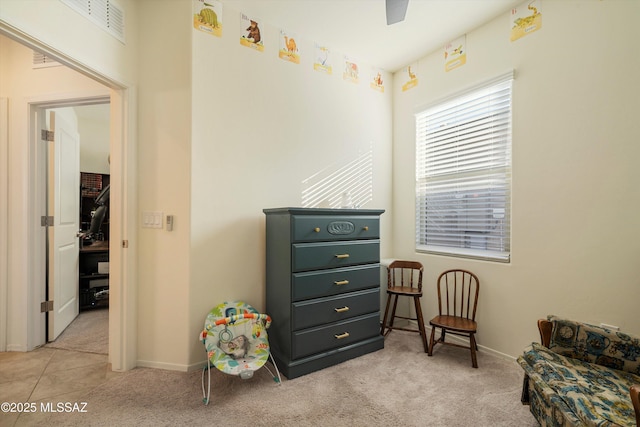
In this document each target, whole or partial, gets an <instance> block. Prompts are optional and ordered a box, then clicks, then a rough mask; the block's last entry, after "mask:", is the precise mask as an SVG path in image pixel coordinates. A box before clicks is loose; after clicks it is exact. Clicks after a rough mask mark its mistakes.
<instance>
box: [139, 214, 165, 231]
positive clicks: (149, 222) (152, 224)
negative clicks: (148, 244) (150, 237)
mask: <svg viewBox="0 0 640 427" xmlns="http://www.w3.org/2000/svg"><path fill="white" fill-rule="evenodd" d="M163 216H164V215H163V213H162V212H157V211H143V212H142V228H162V219H163Z"/></svg>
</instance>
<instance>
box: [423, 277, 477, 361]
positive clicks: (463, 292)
mask: <svg viewBox="0 0 640 427" xmlns="http://www.w3.org/2000/svg"><path fill="white" fill-rule="evenodd" d="M437 286H438V313H439V314H438V316H436V317H434V318H433V319H431V321H430V322H429V324H430V325H431V340H430V341H431V342H430V343H429V356H432V355H433V347H434V346H435V345H436V344H447V345H452V346H456V347H461V348H468V349H470V350H471V364H472V366H473V367H474V368H477V367H478V361H477V360H476V350H478V345H477V343H476V338H475V334H476V331H477V329H478V324H477V323H476V308H477V306H478V293H479V292H480V281H479V280H478V277H477V276H476V275H475V274H473V273H472V272H470V271H467V270H460V269H454V270H447V271H445V272H444V273H442V274H440V276H439V277H438V282H437ZM437 328H439V329H440V331H441V332H440V338H439V339H438V340H437V341H436V340H435V334H436V329H437ZM447 333H450V334H452V335H458V336H463V337H466V338H469V347H466V346H464V345H461V344H457V343H453V342H445V338H446V334H447Z"/></svg>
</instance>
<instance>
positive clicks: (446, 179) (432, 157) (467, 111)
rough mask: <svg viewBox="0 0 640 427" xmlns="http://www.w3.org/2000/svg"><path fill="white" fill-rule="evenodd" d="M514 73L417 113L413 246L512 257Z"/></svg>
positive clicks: (494, 257) (485, 256)
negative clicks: (512, 110) (512, 113)
mask: <svg viewBox="0 0 640 427" xmlns="http://www.w3.org/2000/svg"><path fill="white" fill-rule="evenodd" d="M512 80H513V73H509V74H508V75H504V76H501V77H499V78H497V79H494V80H492V81H491V82H487V83H485V84H483V85H481V86H477V87H475V88H473V89H472V90H470V91H466V92H465V93H463V94H459V95H456V96H454V97H452V98H448V99H447V100H444V101H442V102H439V103H437V104H436V105H433V106H431V107H430V108H427V109H426V110H424V111H422V112H420V113H418V114H416V250H417V251H419V252H431V253H439V254H445V255H454V256H463V257H471V258H481V259H490V260H495V261H502V262H509V260H510V259H509V258H510V253H509V251H510V228H511V227H510V225H511V208H510V205H511V83H512Z"/></svg>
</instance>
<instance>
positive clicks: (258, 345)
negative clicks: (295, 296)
mask: <svg viewBox="0 0 640 427" xmlns="http://www.w3.org/2000/svg"><path fill="white" fill-rule="evenodd" d="M270 325H271V317H269V316H268V315H267V314H261V313H259V312H258V311H257V310H256V309H255V308H253V307H252V306H250V305H249V304H247V303H245V302H243V301H231V302H224V303H222V304H220V305H217V306H216V307H214V308H213V309H212V310H211V311H210V312H209V314H208V315H207V319H206V320H205V322H204V330H203V331H202V334H201V336H200V339H201V341H202V343H203V344H204V347H205V350H206V352H207V361H208V363H207V365H206V366H205V367H204V369H203V370H202V399H203V401H204V403H205V404H206V405H208V404H209V397H210V395H211V371H210V369H211V366H214V367H215V368H216V369H218V370H220V371H222V372H224V373H225V374H229V375H236V376H239V377H240V378H242V379H248V378H251V377H253V373H254V372H255V371H257V370H258V369H260V368H261V367H262V366H264V367H265V368H266V369H267V371H269V373H270V374H271V376H272V377H273V380H274V381H275V382H276V383H278V384H280V383H281V381H282V378H281V376H280V371H279V370H278V366H277V365H276V362H275V360H274V359H273V355H272V354H271V351H270V350H269V338H268V335H267V329H268V328H269V326H270ZM269 357H271V364H272V365H273V367H274V369H275V372H276V374H274V373H273V372H272V371H271V369H269V367H268V366H267V365H265V363H266V362H267V361H268V360H269ZM205 371H206V373H207V390H206V393H205V387H204V376H205Z"/></svg>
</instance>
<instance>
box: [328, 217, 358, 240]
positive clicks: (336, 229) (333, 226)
mask: <svg viewBox="0 0 640 427" xmlns="http://www.w3.org/2000/svg"><path fill="white" fill-rule="evenodd" d="M355 229H356V226H355V225H353V223H352V222H349V221H333V222H330V223H329V225H327V231H328V232H329V234H335V235H338V236H339V235H343V234H351V233H353V232H354V231H355Z"/></svg>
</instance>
